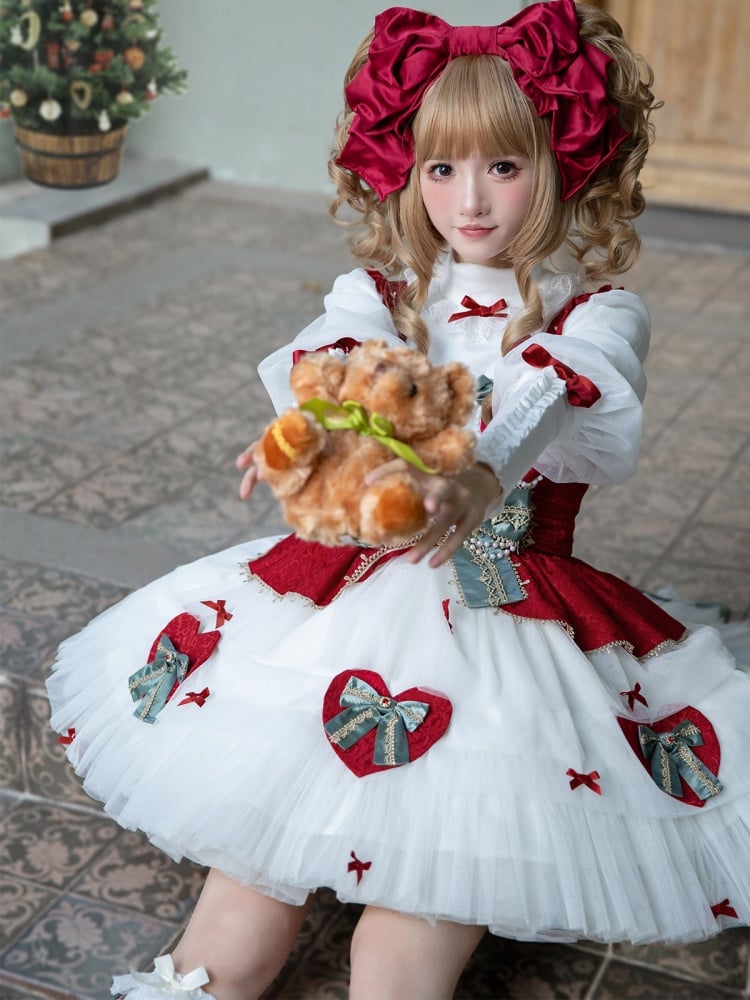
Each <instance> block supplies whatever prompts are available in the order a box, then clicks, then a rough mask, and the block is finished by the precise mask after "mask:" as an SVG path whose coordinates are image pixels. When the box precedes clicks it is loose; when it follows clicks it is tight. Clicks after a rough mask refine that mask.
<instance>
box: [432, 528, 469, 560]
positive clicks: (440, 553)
mask: <svg viewBox="0 0 750 1000" xmlns="http://www.w3.org/2000/svg"><path fill="white" fill-rule="evenodd" d="M466 535H467V532H466V529H465V528H463V527H456V529H455V530H454V531H452V532H451V533H450V534H449V535H448V536H447V537H446V538H445V539H444V541H443V542H442V544H441V545H439V546H438V549H437V551H436V552H435V553H434V554H433V555H432V557H431V558H430V563H429V565H430V566H431V567H432V568H433V569H437V567H438V566H442V565H443V564H444V563H446V562H448V560H449V559H450V558H451V556H454V555H455V554H456V553H457V552H458V550H459V549H460V548H461V546H462V545H463V543H464V540H465V538H466Z"/></svg>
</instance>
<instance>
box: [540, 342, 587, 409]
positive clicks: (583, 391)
mask: <svg viewBox="0 0 750 1000" xmlns="http://www.w3.org/2000/svg"><path fill="white" fill-rule="evenodd" d="M521 357H522V358H523V360H524V361H525V362H526V364H527V365H531V366H532V367H533V368H554V369H555V374H556V375H557V377H558V378H561V379H562V380H563V382H564V383H565V385H566V387H567V390H568V402H569V403H570V405H571V406H584V407H589V406H593V405H594V403H595V402H596V401H597V399H599V398H600V397H601V393H600V392H599V390H598V389H597V387H596V386H595V385H594V383H593V382H592V381H591V379H590V378H586V376H585V375H579V374H578V372H574V371H573V369H572V368H568V366H567V365H564V364H563V363H562V361H558V360H557V358H553V357H552V355H551V354H550V353H549V351H547V350H545V349H544V348H543V347H542V345H541V344H531V345H530V346H529V347H527V348H526V350H525V351H524V352H523V353H522V354H521Z"/></svg>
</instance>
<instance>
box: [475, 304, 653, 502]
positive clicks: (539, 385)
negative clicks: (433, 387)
mask: <svg viewBox="0 0 750 1000" xmlns="http://www.w3.org/2000/svg"><path fill="white" fill-rule="evenodd" d="M648 340H649V316H648V311H647V310H646V307H645V306H644V305H643V303H642V302H641V300H640V299H639V298H638V297H637V296H636V295H633V294H632V293H630V292H623V291H614V290H613V291H610V292H602V293H600V294H597V295H594V296H592V297H591V299H589V300H588V302H585V303H583V304H582V305H580V306H578V307H577V308H576V309H574V310H573V312H572V313H571V314H570V316H569V317H568V318H567V320H566V322H565V325H564V328H563V333H562V335H561V336H557V335H553V334H548V333H538V334H535V335H534V336H532V337H531V338H530V339H529V340H526V341H524V342H523V343H522V344H519V345H518V346H517V347H515V348H514V349H513V351H511V352H510V353H509V354H508V355H506V357H504V358H503V359H501V362H500V363H499V364H498V366H497V369H496V371H495V376H494V389H493V417H492V420H491V422H490V424H489V426H488V427H487V429H486V430H485V432H484V434H482V435H481V438H480V440H479V443H478V446H477V459H478V461H482V462H486V464H487V465H489V466H490V467H491V468H492V469H493V471H494V472H495V475H496V476H497V477H498V479H499V480H500V481H501V482H502V484H503V486H504V487H505V489H506V490H508V489H510V488H511V487H512V486H513V485H514V484H515V483H516V482H517V481H518V479H519V478H520V477H521V476H523V475H524V474H525V473H526V472H527V471H528V470H529V469H530V468H531V467H532V466H533V467H534V468H536V469H538V470H539V472H541V473H543V474H544V475H545V476H547V477H548V478H550V479H552V480H553V481H554V482H583V483H596V484H604V483H615V482H622V481H623V480H625V479H627V478H628V477H629V476H631V475H632V474H633V472H634V471H635V468H636V465H637V463H638V453H639V450H640V438H641V418H642V401H643V396H644V393H645V390H646V379H645V376H644V373H643V367H642V363H643V360H644V358H645V355H646V352H647V350H648ZM532 344H539V345H540V346H541V347H543V348H544V349H545V350H546V351H547V352H548V353H549V354H550V355H551V356H552V358H553V359H554V360H555V361H558V362H561V363H562V364H563V365H565V366H567V367H568V368H570V369H572V370H573V371H574V372H575V373H576V374H578V375H582V376H585V377H586V378H587V379H589V380H591V382H593V383H594V385H595V386H596V388H597V389H598V390H599V393H600V394H601V395H600V398H599V399H598V400H597V401H596V402H594V403H593V405H591V406H589V407H584V406H573V405H571V403H570V402H569V400H568V392H567V384H566V381H565V379H564V378H562V377H559V376H558V374H557V373H556V372H555V369H554V368H553V367H551V366H549V367H546V368H542V369H539V368H535V367H532V366H531V365H529V364H528V363H527V362H526V361H525V360H524V358H523V353H524V351H525V350H526V349H527V348H528V347H529V346H530V345H532Z"/></svg>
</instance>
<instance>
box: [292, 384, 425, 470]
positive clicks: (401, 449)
mask: <svg viewBox="0 0 750 1000" xmlns="http://www.w3.org/2000/svg"><path fill="white" fill-rule="evenodd" d="M300 410H306V411H307V412H308V413H312V415H313V416H314V417H315V419H316V420H317V421H318V423H319V424H321V426H323V427H325V429H326V430H327V431H356V432H357V434H363V435H364V436H365V437H371V438H375V440H376V441H379V442H380V444H382V445H385V447H386V448H388V449H390V451H392V452H393V453H394V455H398V457H399V458H403V459H404V461H406V462H408V463H409V465H413V466H415V468H417V469H420V470H421V471H422V472H429V473H430V474H434V473H436V472H437V469H431V468H430V466H429V465H425V463H424V462H423V461H422V459H421V458H420V457H419V455H418V454H417V453H416V451H414V449H413V448H412V447H411V445H408V444H406V443H405V442H404V441H399V439H398V438H395V437H394V436H393V431H394V427H393V424H392V423H391V422H390V420H388V419H387V418H386V417H383V416H381V415H380V414H379V413H373V414H372V416H368V415H367V410H365V408H364V406H362V404H361V403H357V402H356V401H355V400H353V399H345V400H344V402H343V403H342V404H341V406H338V405H337V404H336V403H329V402H328V401H327V400H325V399H308V401H307V402H306V403H302V405H301V406H300Z"/></svg>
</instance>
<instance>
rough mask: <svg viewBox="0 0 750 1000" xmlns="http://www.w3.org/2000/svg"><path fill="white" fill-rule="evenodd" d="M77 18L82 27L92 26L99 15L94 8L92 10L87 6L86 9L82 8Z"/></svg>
mask: <svg viewBox="0 0 750 1000" xmlns="http://www.w3.org/2000/svg"><path fill="white" fill-rule="evenodd" d="M78 20H79V21H80V22H81V24H82V25H83V26H84V28H93V27H94V25H95V24H96V23H97V22H98V20H99V15H98V14H97V13H96V11H95V10H92V9H91V8H90V7H89V8H88V9H87V10H84V11H83V12H82V13H81V16H80V17H79V18H78Z"/></svg>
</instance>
